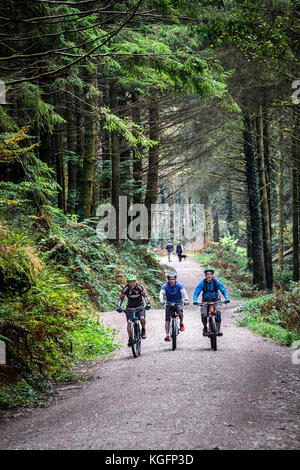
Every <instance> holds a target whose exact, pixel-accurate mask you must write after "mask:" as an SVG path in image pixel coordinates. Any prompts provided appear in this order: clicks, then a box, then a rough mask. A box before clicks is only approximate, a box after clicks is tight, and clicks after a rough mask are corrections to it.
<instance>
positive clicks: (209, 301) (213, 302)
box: [197, 300, 226, 306]
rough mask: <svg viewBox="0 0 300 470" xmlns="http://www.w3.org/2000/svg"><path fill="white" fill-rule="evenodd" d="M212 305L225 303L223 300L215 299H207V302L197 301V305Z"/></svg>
mask: <svg viewBox="0 0 300 470" xmlns="http://www.w3.org/2000/svg"><path fill="white" fill-rule="evenodd" d="M208 304H209V305H213V304H226V302H225V300H215V301H211V300H208V301H207V302H197V305H198V306H202V305H208Z"/></svg>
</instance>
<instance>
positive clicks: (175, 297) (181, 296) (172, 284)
mask: <svg viewBox="0 0 300 470" xmlns="http://www.w3.org/2000/svg"><path fill="white" fill-rule="evenodd" d="M176 279H177V274H175V273H169V274H167V280H168V282H166V283H165V284H164V285H163V286H162V288H161V291H160V294H159V300H160V303H161V305H164V304H165V301H164V299H165V297H166V299H167V302H170V303H176V304H177V306H176V308H177V312H178V314H179V320H180V331H184V324H183V307H182V303H183V302H184V305H188V304H189V298H188V295H187V293H186V290H185V288H184V287H183V285H182V284H180V283H179V282H177V280H176ZM171 315H172V310H171V308H170V306H169V305H168V304H167V305H166V316H165V322H166V323H165V329H166V337H165V341H171V339H170V334H169V332H170V320H171Z"/></svg>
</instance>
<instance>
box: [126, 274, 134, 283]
mask: <svg viewBox="0 0 300 470" xmlns="http://www.w3.org/2000/svg"><path fill="white" fill-rule="evenodd" d="M130 281H136V276H134V275H133V274H128V275H127V277H126V282H130Z"/></svg>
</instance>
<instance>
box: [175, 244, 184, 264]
mask: <svg viewBox="0 0 300 470" xmlns="http://www.w3.org/2000/svg"><path fill="white" fill-rule="evenodd" d="M182 253H183V247H182V245H181V243H180V242H178V243H177V245H176V255H177V256H178V260H179V262H181V256H182Z"/></svg>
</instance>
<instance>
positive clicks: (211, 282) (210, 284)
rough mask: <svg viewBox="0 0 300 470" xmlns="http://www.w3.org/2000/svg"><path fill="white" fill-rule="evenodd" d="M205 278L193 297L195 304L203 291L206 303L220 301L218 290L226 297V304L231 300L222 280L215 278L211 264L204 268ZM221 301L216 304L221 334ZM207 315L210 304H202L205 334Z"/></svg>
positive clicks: (218, 333) (218, 326) (204, 333)
mask: <svg viewBox="0 0 300 470" xmlns="http://www.w3.org/2000/svg"><path fill="white" fill-rule="evenodd" d="M204 274H205V279H203V281H201V282H200V283H199V284H198V286H197V287H196V289H195V292H194V297H193V304H194V305H197V304H198V297H199V295H200V293H201V292H203V294H202V303H204V304H205V303H206V302H209V301H214V302H216V301H218V300H220V297H219V293H218V291H221V292H222V294H223V296H224V297H225V304H228V303H229V302H230V300H229V296H228V294H227V292H226V289H225V287H224V286H223V284H221V282H220V281H218V280H217V279H215V278H214V269H213V268H212V267H210V266H208V267H207V268H205V269H204ZM221 306H222V304H221V302H220V303H217V304H215V311H216V320H217V335H218V336H221V335H222V334H223V333H222V331H221ZM207 316H208V304H207V305H203V306H201V319H202V323H203V336H207V335H208V332H207Z"/></svg>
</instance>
